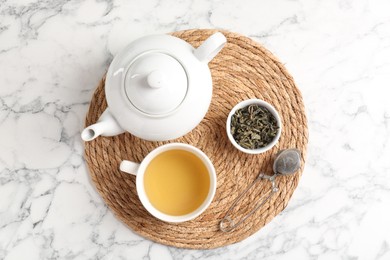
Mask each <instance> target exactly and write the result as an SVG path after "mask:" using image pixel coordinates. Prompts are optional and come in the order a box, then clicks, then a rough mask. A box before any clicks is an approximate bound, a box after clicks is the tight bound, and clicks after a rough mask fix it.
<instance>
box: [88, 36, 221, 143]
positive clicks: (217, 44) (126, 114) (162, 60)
mask: <svg viewBox="0 0 390 260" xmlns="http://www.w3.org/2000/svg"><path fill="white" fill-rule="evenodd" d="M225 43H226V38H225V36H224V35H223V34H222V33H219V32H217V33H215V34H213V35H211V36H210V37H209V38H208V39H207V40H206V41H205V42H203V43H202V45H200V47H198V48H197V49H194V48H193V47H192V46H191V45H190V44H189V43H187V42H185V41H183V40H181V39H179V38H176V37H173V36H170V35H152V36H146V37H142V38H140V39H138V40H136V41H134V42H132V43H131V44H130V45H128V46H127V47H126V48H125V49H124V50H122V51H121V52H120V53H118V55H116V56H115V58H114V60H113V61H112V63H111V65H110V67H109V69H108V72H107V76H106V83H105V93H106V98H107V104H108V108H107V109H106V110H105V111H104V112H103V114H102V115H101V117H100V118H99V120H98V122H97V123H96V124H93V125H91V126H89V127H87V128H85V129H84V130H83V132H82V134H81V137H82V139H83V140H84V141H90V140H93V139H95V138H96V137H98V136H99V135H102V136H113V135H118V134H121V133H123V132H125V131H128V132H130V133H131V134H133V135H135V136H137V137H139V138H142V139H146V140H150V141H164V140H170V139H174V138H178V137H180V136H183V135H185V134H186V133H188V132H189V131H191V130H192V129H193V128H195V127H196V126H197V125H198V124H199V122H200V121H201V120H202V119H203V117H204V116H205V114H206V112H207V110H208V108H209V105H210V102H211V96H212V79H211V73H210V70H209V67H208V65H207V63H208V62H209V61H210V60H212V59H213V58H214V56H215V55H217V54H218V52H219V51H220V50H221V49H222V48H223V46H224V45H225Z"/></svg>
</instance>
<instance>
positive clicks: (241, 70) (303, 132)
mask: <svg viewBox="0 0 390 260" xmlns="http://www.w3.org/2000/svg"><path fill="white" fill-rule="evenodd" d="M214 32H215V30H189V31H181V32H175V33H173V35H175V36H177V37H179V38H182V39H184V40H186V41H187V42H189V43H191V44H192V45H193V46H194V47H197V46H199V44H200V43H201V42H203V41H204V40H205V39H206V38H207V37H209V36H210V35H211V34H212V33H214ZM222 33H223V34H224V35H225V36H226V38H227V41H228V43H227V44H226V46H225V47H224V49H223V50H222V51H221V52H220V53H219V54H218V55H217V56H216V57H215V58H214V59H213V60H212V61H211V62H210V63H209V67H210V69H211V73H212V78H213V85H214V87H213V97H212V103H211V105H210V108H209V111H208V113H207V114H206V116H205V118H204V119H203V120H202V122H201V123H200V124H199V125H198V126H197V127H196V128H195V129H194V130H192V131H191V132H190V133H188V134H187V135H185V136H184V137H181V138H179V139H175V140H172V141H170V142H183V143H188V144H191V145H194V146H196V147H198V148H200V149H201V150H203V151H204V152H205V153H206V154H207V155H208V156H209V157H210V159H211V161H212V162H213V164H214V166H215V169H216V172H217V176H218V177H217V178H218V182H217V192H216V195H215V197H214V200H213V202H212V204H211V205H210V207H209V208H208V209H207V210H206V211H205V212H204V213H203V214H202V215H200V216H199V217H198V218H196V219H195V220H192V221H189V222H184V223H180V224H170V223H165V222H162V221H160V220H158V219H156V218H154V217H152V216H151V215H150V214H149V213H148V212H147V211H146V210H145V209H144V208H143V207H142V205H141V202H140V201H139V199H138V197H137V194H136V188H135V177H134V176H132V175H129V174H126V173H122V172H121V171H119V163H120V161H121V160H122V159H129V160H133V161H136V162H140V161H142V159H143V158H144V157H145V156H146V155H147V154H148V153H149V152H150V151H152V150H153V149H154V148H156V147H158V146H160V145H162V144H165V143H168V142H148V141H144V140H141V139H139V138H136V137H134V136H132V135H131V134H129V133H125V134H121V135H119V136H115V137H98V138H97V139H95V140H93V141H90V142H86V143H85V158H86V161H87V163H88V167H89V172H90V175H91V178H92V181H93V182H94V184H95V185H96V188H97V190H98V191H99V193H100V195H101V196H102V197H103V199H104V201H105V202H106V203H107V205H108V206H109V207H110V209H111V210H112V211H113V212H114V213H115V215H116V216H117V217H118V218H119V219H120V220H121V221H123V222H124V223H125V224H126V225H127V226H129V227H130V228H131V229H132V230H134V231H135V232H136V233H138V234H140V235H142V236H144V237H146V238H148V239H151V240H153V241H156V242H159V243H162V244H165V245H171V246H176V247H181V248H196V249H207V248H216V247H220V246H224V245H229V244H232V243H236V242H238V241H241V240H243V239H245V238H247V237H249V236H250V235H252V234H253V233H255V232H257V231H258V230H259V229H260V228H262V227H263V226H264V225H265V224H267V223H268V222H269V221H271V220H272V219H273V218H274V217H275V216H276V215H277V214H279V213H280V212H281V211H282V210H283V209H284V208H285V207H286V206H287V203H288V201H289V200H290V197H291V195H292V194H293V192H294V190H295V188H296V187H297V184H298V181H299V178H300V176H301V174H302V170H303V167H304V163H305V154H306V145H307V141H308V130H307V122H306V116H305V110H304V104H303V101H302V96H301V93H300V91H299V90H298V88H297V87H296V85H295V83H294V80H293V78H292V77H291V76H290V75H289V73H288V72H287V71H286V69H285V68H284V66H283V65H282V64H281V63H280V62H279V61H278V60H277V59H276V58H275V57H274V56H273V55H272V54H271V53H270V52H269V51H267V50H266V49H265V48H264V47H262V46H261V45H260V44H258V43H256V42H255V41H253V40H251V39H249V38H247V37H244V36H242V35H238V34H235V33H231V32H227V31H222ZM249 98H260V99H263V100H265V101H267V102H269V103H271V104H272V105H274V107H275V108H276V109H277V110H278V112H279V114H280V115H281V118H282V123H283V128H282V135H281V137H280V140H279V142H278V144H277V145H276V146H275V147H274V148H273V149H271V150H269V151H268V152H266V153H264V154H261V155H247V154H244V153H242V152H239V151H238V150H237V149H235V148H234V147H233V145H231V144H230V143H229V140H228V138H227V135H226V130H225V122H226V118H227V115H228V113H229V111H230V109H231V108H232V107H233V106H234V105H235V104H237V103H238V102H240V101H242V100H245V99H249ZM106 106H107V104H106V101H105V94H104V79H102V81H101V82H100V84H99V86H98V87H97V90H96V91H95V93H94V95H93V98H92V101H91V104H90V107H89V112H88V115H87V118H86V125H90V124H93V123H95V122H96V121H97V119H98V118H99V116H100V115H101V113H102V112H103V111H104V109H105V108H106ZM194 109H196V108H194ZM286 148H298V149H300V150H301V151H302V157H303V163H302V167H301V169H300V170H299V172H297V173H296V174H295V175H292V176H283V177H278V178H277V185H278V186H279V191H278V192H277V193H276V195H274V196H273V197H272V199H271V200H269V201H268V203H266V204H265V205H264V206H263V207H262V208H260V210H258V211H257V212H256V213H255V214H254V215H252V216H251V217H250V218H249V219H247V221H246V222H245V224H244V225H241V226H239V227H238V228H236V229H235V230H234V231H232V232H229V233H223V232H221V231H219V228H218V224H219V221H220V220H221V219H222V218H223V217H224V216H225V213H226V211H227V210H228V208H229V207H230V206H231V205H232V202H233V201H234V199H235V198H236V197H237V196H238V195H239V194H240V193H241V192H242V191H243V190H244V189H245V188H246V187H247V186H248V185H250V184H251V183H252V182H253V181H254V179H255V178H256V177H257V175H258V174H259V172H265V173H267V174H269V175H271V174H272V163H273V157H274V155H275V154H276V153H277V152H278V151H279V150H281V149H286ZM269 188H270V185H269V183H267V182H265V181H263V182H259V183H257V184H256V185H255V186H254V187H253V188H252V189H250V190H249V193H247V195H246V196H245V197H244V198H243V199H242V201H241V206H242V207H241V208H240V209H235V210H234V213H233V218H237V219H239V218H240V217H242V216H243V215H245V214H247V213H248V212H249V211H250V210H251V209H252V208H253V206H255V202H256V199H258V198H259V197H260V196H261V195H262V194H265V193H266V192H267V191H268V190H269Z"/></svg>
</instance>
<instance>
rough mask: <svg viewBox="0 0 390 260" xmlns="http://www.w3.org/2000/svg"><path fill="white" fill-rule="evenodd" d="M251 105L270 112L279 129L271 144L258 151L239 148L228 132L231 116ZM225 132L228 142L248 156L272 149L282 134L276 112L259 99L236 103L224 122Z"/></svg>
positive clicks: (280, 123)
mask: <svg viewBox="0 0 390 260" xmlns="http://www.w3.org/2000/svg"><path fill="white" fill-rule="evenodd" d="M252 104H256V105H259V106H262V107H265V108H267V109H268V111H269V112H271V114H272V115H273V116H274V117H275V119H276V122H277V125H278V127H279V129H278V132H277V134H276V136H275V138H274V139H273V140H272V142H271V143H269V144H268V145H267V146H264V147H261V148H258V149H246V148H243V147H241V146H240V145H239V144H238V143H237V142H236V140H234V137H233V135H232V134H231V132H230V127H231V126H230V124H231V118H232V116H233V114H234V113H235V112H236V111H237V110H238V109H240V108H244V107H246V106H249V105H252ZM226 132H227V136H228V137H229V140H230V142H231V143H232V144H233V145H234V147H236V148H237V149H238V150H240V151H242V152H244V153H249V154H260V153H264V152H266V151H268V150H269V149H271V148H272V147H274V146H275V144H276V143H277V142H278V141H279V138H280V134H281V132H282V121H281V120H280V116H279V114H278V112H277V111H276V109H275V108H274V107H273V106H272V105H271V104H269V103H267V102H265V101H263V100H261V99H248V100H244V101H242V102H240V103H238V104H237V105H235V106H234V107H233V109H232V110H231V111H230V113H229V116H228V118H227V120H226Z"/></svg>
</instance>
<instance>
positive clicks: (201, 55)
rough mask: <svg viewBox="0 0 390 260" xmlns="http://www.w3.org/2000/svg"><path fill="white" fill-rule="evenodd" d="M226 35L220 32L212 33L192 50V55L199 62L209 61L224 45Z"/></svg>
mask: <svg viewBox="0 0 390 260" xmlns="http://www.w3.org/2000/svg"><path fill="white" fill-rule="evenodd" d="M225 44H226V37H225V36H224V35H223V34H222V33H220V32H217V33H214V34H213V35H211V36H210V37H209V38H207V40H205V41H204V42H203V43H202V44H201V45H200V46H199V47H198V48H197V49H195V51H194V55H195V57H196V58H198V60H199V61H200V62H205V63H209V61H211V60H212V59H213V58H214V57H215V56H216V55H217V54H218V53H219V52H220V51H221V49H222V48H223V47H224V46H225Z"/></svg>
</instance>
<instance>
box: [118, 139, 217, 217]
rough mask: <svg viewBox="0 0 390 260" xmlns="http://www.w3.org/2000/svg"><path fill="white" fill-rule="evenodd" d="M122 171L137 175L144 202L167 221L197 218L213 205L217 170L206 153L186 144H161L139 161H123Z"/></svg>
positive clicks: (150, 211) (138, 186) (142, 201)
mask: <svg viewBox="0 0 390 260" xmlns="http://www.w3.org/2000/svg"><path fill="white" fill-rule="evenodd" d="M120 170H121V171H123V172H126V173H130V174H134V175H136V187H137V193H138V197H139V198H140V201H141V203H142V205H143V206H144V207H145V209H146V210H147V211H148V212H149V213H150V214H152V215H153V216H154V217H156V218H158V219H160V220H163V221H166V222H184V221H188V220H192V219H194V218H196V217H198V216H199V215H200V214H202V213H203V212H204V211H205V210H206V209H207V207H208V206H209V205H210V203H211V201H212V200H213V198H214V195H215V191H216V186H217V177H216V173H215V169H214V166H213V164H212V163H211V161H210V159H209V158H208V157H207V155H206V154H204V153H203V152H202V151H201V150H199V149H198V148H196V147H194V146H191V145H188V144H183V143H170V144H166V145H163V146H160V147H158V148H156V149H154V150H153V151H152V152H150V153H149V154H148V155H147V156H146V157H145V159H144V160H143V161H142V162H141V163H140V164H138V163H134V162H131V161H127V160H124V161H122V162H121V164H120ZM195 198H196V199H195ZM191 207H192V208H191Z"/></svg>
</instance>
